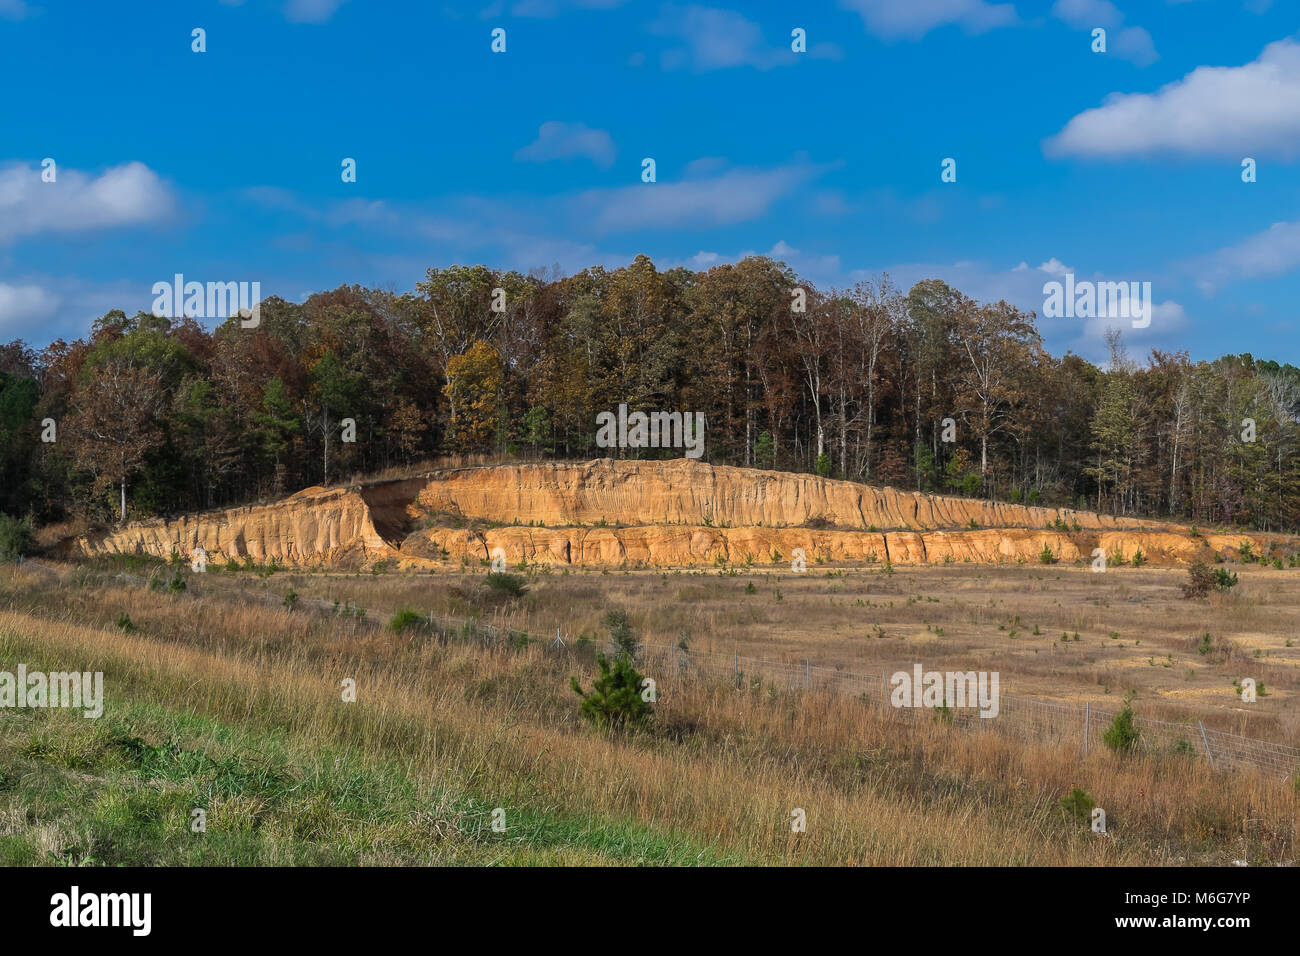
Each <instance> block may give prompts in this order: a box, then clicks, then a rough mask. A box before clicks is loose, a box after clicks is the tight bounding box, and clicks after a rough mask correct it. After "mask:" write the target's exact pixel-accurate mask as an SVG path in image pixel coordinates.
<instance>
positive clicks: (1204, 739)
mask: <svg viewBox="0 0 1300 956" xmlns="http://www.w3.org/2000/svg"><path fill="white" fill-rule="evenodd" d="M1196 726H1197V727H1200V728H1201V742H1202V743H1204V744H1205V756H1207V757H1209V758H1210V766H1211V767H1213V766H1214V753H1213V752H1212V751H1211V750H1210V738H1209V737H1207V736H1206V734H1205V723H1204V722H1203V721H1200V720H1198V721H1197V722H1196Z"/></svg>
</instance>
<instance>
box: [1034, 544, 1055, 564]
mask: <svg viewBox="0 0 1300 956" xmlns="http://www.w3.org/2000/svg"><path fill="white" fill-rule="evenodd" d="M1038 561H1039V563H1040V564H1055V563H1056V555H1055V554H1053V553H1052V549H1051V548H1050V547H1048V546H1047V545H1043V550H1042V551H1040V552H1038Z"/></svg>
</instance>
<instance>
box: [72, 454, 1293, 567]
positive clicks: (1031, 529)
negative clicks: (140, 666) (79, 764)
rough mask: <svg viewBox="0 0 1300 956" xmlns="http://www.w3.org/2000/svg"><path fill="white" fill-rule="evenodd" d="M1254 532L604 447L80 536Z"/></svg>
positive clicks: (1088, 542)
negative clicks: (640, 458) (646, 457)
mask: <svg viewBox="0 0 1300 956" xmlns="http://www.w3.org/2000/svg"><path fill="white" fill-rule="evenodd" d="M972 522H973V523H974V524H973V525H972ZM1052 529H1057V530H1052ZM1063 529H1068V530H1063ZM1075 529H1077V530H1075ZM1243 539H1249V540H1250V541H1251V542H1252V543H1253V545H1254V546H1255V549H1256V551H1257V552H1261V553H1262V552H1267V551H1269V549H1277V550H1278V553H1282V554H1286V555H1289V554H1291V553H1292V552H1293V551H1294V549H1295V546H1296V542H1295V540H1294V539H1287V538H1285V537H1284V536H1280V535H1265V534H1206V535H1198V536H1195V537H1194V536H1193V535H1192V532H1191V529H1189V528H1187V527H1185V526H1183V525H1177V524H1172V523H1166V522H1156V521H1141V520H1138V519H1133V518H1113V517H1110V516H1107V515H1099V514H1095V513H1093V512H1087V511H1075V510H1073V509H1055V508H1040V507H1028V506H1023V505H1013V504H1006V503H1002V502H989V501H979V500H973V499H965V498H954V497H946V496H942V495H927V494H920V493H917V492H907V491H899V490H897V489H894V488H881V487H875V486H868V485H860V484H856V483H854V482H847V481H835V480H831V479H825V478H820V477H817V476H814V475H801V474H791V473H786V472H774V471H762V470H758V469H747V468H735V467H729V466H716V465H709V464H705V463H702V462H697V461H691V460H688V459H679V460H674V461H654V462H637V461H614V460H611V459H598V460H595V461H588V462H583V463H543V464H518V465H497V466H487V467H478V468H455V469H446V470H441V471H434V472H430V473H428V474H426V475H421V476H418V477H415V478H406V479H400V480H394V481H377V482H371V483H366V484H362V485H358V486H354V487H350V488H334V489H319V488H313V489H307V490H305V491H303V492H299V493H298V494H296V495H293V496H291V497H289V498H286V499H284V500H283V501H279V502H275V503H273V504H268V505H258V506H249V507H243V508H234V509H229V510H226V511H215V512H205V513H201V514H193V515H187V516H184V517H182V518H178V519H175V520H171V521H163V520H153V521H145V522H136V523H132V524H129V525H127V526H125V527H123V528H121V529H118V530H113V531H106V532H100V533H96V534H88V535H83V536H81V537H79V538H77V539H75V541H74V542H72V546H73V548H74V549H75V550H76V551H78V552H80V553H82V554H85V555H88V556H95V555H107V554H120V553H132V554H151V555H154V556H157V557H167V556H169V555H170V554H171V553H172V552H173V551H176V552H179V553H180V554H182V555H184V556H187V557H188V556H189V555H190V554H191V552H192V551H193V549H194V548H195V547H197V546H200V545H201V546H202V547H203V548H204V549H206V551H207V552H208V555H209V560H214V561H215V560H225V559H228V558H235V559H237V560H243V559H244V558H245V557H251V558H252V559H253V560H254V561H257V562H269V561H271V560H274V561H276V562H277V563H279V564H281V565H287V566H328V567H355V566H360V565H363V564H369V563H373V562H376V561H387V562H390V563H394V564H397V565H400V566H408V567H416V568H436V567H438V566H446V565H447V563H448V562H453V563H456V564H459V563H460V562H462V561H465V560H468V561H478V560H487V559H489V558H491V557H494V556H496V554H498V553H499V552H502V553H504V555H505V558H506V560H507V562H509V563H511V564H514V563H517V562H519V561H524V560H527V561H539V562H545V563H551V564H561V565H621V564H623V563H625V562H626V563H627V564H629V565H638V564H643V565H651V566H677V567H681V566H689V565H697V566H698V565H705V564H708V565H711V564H714V563H721V562H727V563H748V562H753V563H758V564H773V563H781V562H787V563H788V562H789V560H790V558H791V556H792V555H793V554H794V551H795V549H796V548H801V549H803V550H804V552H805V554H806V556H807V559H808V561H809V562H814V561H818V560H821V561H832V562H861V561H886V560H888V561H891V562H894V563H901V564H925V563H939V562H946V561H973V562H989V563H996V562H1003V561H1028V562H1036V561H1038V560H1039V555H1040V554H1041V553H1042V551H1043V549H1044V548H1048V549H1049V550H1051V551H1052V553H1053V554H1054V555H1055V556H1056V558H1057V559H1058V560H1062V561H1067V562H1070V561H1075V560H1078V559H1081V558H1082V559H1088V558H1090V556H1091V554H1092V551H1093V549H1094V548H1097V547H1100V548H1102V549H1104V550H1105V551H1106V552H1107V554H1113V553H1115V552H1119V553H1122V554H1123V555H1124V557H1125V558H1126V559H1129V558H1131V557H1132V555H1133V553H1134V552H1135V551H1137V550H1139V549H1140V550H1141V551H1142V552H1143V554H1144V555H1145V556H1146V557H1147V558H1148V559H1149V560H1150V561H1151V562H1152V563H1155V564H1176V563H1184V562H1186V561H1189V560H1191V559H1192V558H1193V557H1195V556H1196V555H1198V554H1208V553H1209V552H1211V551H1214V552H1220V553H1223V552H1226V551H1227V550H1229V549H1234V548H1236V547H1237V546H1238V545H1239V544H1240V542H1241V541H1242V540H1243Z"/></svg>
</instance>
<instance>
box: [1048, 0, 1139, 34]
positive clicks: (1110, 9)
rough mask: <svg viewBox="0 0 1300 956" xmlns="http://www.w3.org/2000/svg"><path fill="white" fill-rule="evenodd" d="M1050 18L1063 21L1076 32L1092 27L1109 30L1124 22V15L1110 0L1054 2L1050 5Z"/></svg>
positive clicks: (1064, 0)
mask: <svg viewBox="0 0 1300 956" xmlns="http://www.w3.org/2000/svg"><path fill="white" fill-rule="evenodd" d="M1052 16H1054V17H1056V19H1058V20H1064V21H1065V22H1066V23H1068V24H1069V25H1070V26H1072V27H1074V28H1075V29H1076V30H1090V29H1092V28H1093V27H1105V28H1106V29H1107V30H1110V29H1113V28H1114V27H1117V26H1119V25H1120V24H1121V23H1122V22H1123V21H1124V14H1122V13H1120V12H1119V8H1118V7H1116V6H1115V4H1113V3H1111V2H1110V0H1056V3H1054V4H1053V5H1052Z"/></svg>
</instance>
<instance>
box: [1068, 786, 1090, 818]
mask: <svg viewBox="0 0 1300 956" xmlns="http://www.w3.org/2000/svg"><path fill="white" fill-rule="evenodd" d="M1096 805H1097V804H1096V802H1095V801H1094V800H1093V799H1092V794H1090V793H1089V792H1088V791H1087V790H1083V789H1081V788H1079V787H1071V788H1070V792H1069V793H1067V794H1066V795H1065V796H1063V797H1062V798H1061V809H1062V810H1064V811H1065V812H1066V814H1067V815H1068V816H1070V817H1071V818H1073V819H1074V820H1077V821H1078V822H1079V823H1084V824H1091V822H1092V810H1093V807H1095V806H1096Z"/></svg>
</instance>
